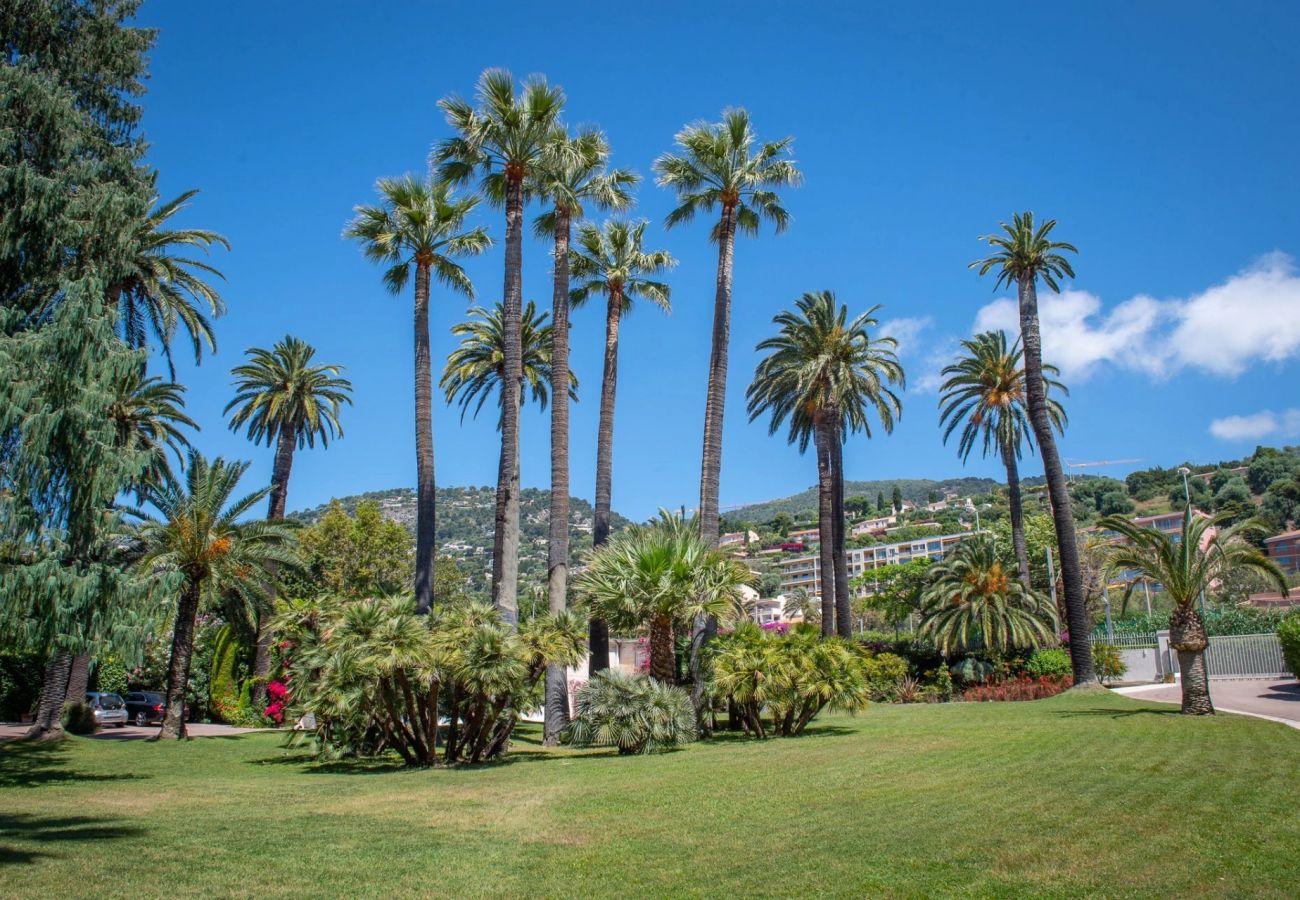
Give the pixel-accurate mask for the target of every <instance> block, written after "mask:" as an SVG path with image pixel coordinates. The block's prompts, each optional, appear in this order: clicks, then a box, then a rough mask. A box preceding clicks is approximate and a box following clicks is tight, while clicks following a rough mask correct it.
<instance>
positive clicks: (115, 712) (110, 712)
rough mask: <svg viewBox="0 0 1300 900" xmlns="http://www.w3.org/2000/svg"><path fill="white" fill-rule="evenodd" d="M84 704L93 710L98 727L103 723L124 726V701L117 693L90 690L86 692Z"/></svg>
mask: <svg viewBox="0 0 1300 900" xmlns="http://www.w3.org/2000/svg"><path fill="white" fill-rule="evenodd" d="M86 705H87V706H89V707H90V708H91V709H93V710H94V711H95V724H96V725H98V726H99V727H100V728H103V727H104V726H105V725H116V726H117V727H118V728H123V727H125V726H126V703H125V702H123V700H122V698H121V697H119V696H118V695H117V694H109V693H106V692H104V691H90V692H89V693H87V694H86Z"/></svg>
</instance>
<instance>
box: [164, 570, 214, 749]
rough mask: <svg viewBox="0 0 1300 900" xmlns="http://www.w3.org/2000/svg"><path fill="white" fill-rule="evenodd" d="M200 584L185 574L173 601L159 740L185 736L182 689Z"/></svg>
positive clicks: (187, 673)
mask: <svg viewBox="0 0 1300 900" xmlns="http://www.w3.org/2000/svg"><path fill="white" fill-rule="evenodd" d="M202 589H203V585H202V584H201V583H199V582H198V581H196V580H195V579H194V577H193V576H192V575H186V577H185V585H184V587H182V588H181V599H180V602H179V603H177V604H176V625H175V627H174V628H173V629H172V658H171V664H170V665H169V666H168V667H167V710H166V712H165V713H164V714H163V723H162V728H161V729H160V730H159V732H158V738H159V740H164V741H166V740H173V741H178V740H181V739H182V738H184V737H185V688H186V686H187V685H188V684H189V680H190V657H191V656H192V655H193V653H194V619H195V617H196V616H197V615H198V612H199V596H200V595H201V593H202Z"/></svg>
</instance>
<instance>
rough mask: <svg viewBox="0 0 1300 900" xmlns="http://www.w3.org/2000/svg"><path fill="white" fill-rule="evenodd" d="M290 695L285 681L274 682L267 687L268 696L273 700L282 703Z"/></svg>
mask: <svg viewBox="0 0 1300 900" xmlns="http://www.w3.org/2000/svg"><path fill="white" fill-rule="evenodd" d="M288 694H289V689H288V688H287V687H285V684H284V682H283V681H272V682H271V683H270V684H268V685H267V686H266V696H268V697H270V698H271V699H272V700H276V701H282V700H284V698H285V697H286V696H288Z"/></svg>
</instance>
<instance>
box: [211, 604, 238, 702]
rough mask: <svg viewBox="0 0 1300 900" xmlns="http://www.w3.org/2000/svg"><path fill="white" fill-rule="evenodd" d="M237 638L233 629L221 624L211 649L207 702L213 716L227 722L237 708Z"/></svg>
mask: <svg viewBox="0 0 1300 900" xmlns="http://www.w3.org/2000/svg"><path fill="white" fill-rule="evenodd" d="M238 656H239V639H238V638H237V637H236V636H235V629H233V628H231V627H230V626H229V625H224V626H222V628H221V630H220V631H218V632H217V640H216V644H215V646H214V647H213V649H212V676H211V677H210V678H209V679H208V702H209V705H210V707H211V712H212V715H213V716H214V717H216V718H217V719H219V720H220V721H222V722H229V721H230V720H231V718H233V717H234V716H235V714H236V713H237V711H238V709H239V681H238V676H237V673H236V670H235V667H236V665H237V663H238Z"/></svg>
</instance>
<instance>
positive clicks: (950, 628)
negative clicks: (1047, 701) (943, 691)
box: [919, 536, 1056, 656]
mask: <svg viewBox="0 0 1300 900" xmlns="http://www.w3.org/2000/svg"><path fill="white" fill-rule="evenodd" d="M919 631H920V633H921V634H922V635H924V636H926V637H928V638H930V639H931V640H933V641H934V643H935V646H936V647H937V648H938V649H939V652H940V653H942V654H943V655H944V656H947V655H948V654H950V653H952V652H953V651H962V650H990V651H993V652H995V653H1005V652H1006V651H1008V650H1012V649H1016V648H1030V647H1039V646H1042V645H1044V644H1047V643H1050V642H1051V641H1053V640H1054V639H1055V633H1056V610H1055V609H1054V607H1053V605H1052V601H1051V600H1050V599H1049V598H1047V597H1044V596H1043V595H1042V594H1041V593H1039V592H1038V591H1035V590H1033V589H1032V588H1027V587H1025V586H1024V584H1022V583H1021V582H1020V581H1019V579H1017V578H1015V577H1013V576H1012V575H1011V573H1009V572H1007V571H1006V570H1005V569H1004V568H1003V566H1002V561H1001V560H1000V559H998V555H997V552H996V551H995V549H994V547H993V541H992V540H990V539H989V538H986V537H983V536H977V537H973V538H971V539H969V540H966V541H963V542H962V543H960V544H958V545H957V546H956V547H955V548H953V550H952V552H950V553H949V554H948V556H947V557H946V558H944V559H943V560H942V561H940V562H937V563H935V564H934V565H933V566H931V567H930V570H929V576H928V578H927V584H926V587H925V589H924V590H923V591H922V592H921V627H920V629H919Z"/></svg>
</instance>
